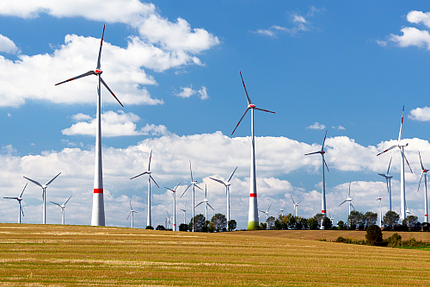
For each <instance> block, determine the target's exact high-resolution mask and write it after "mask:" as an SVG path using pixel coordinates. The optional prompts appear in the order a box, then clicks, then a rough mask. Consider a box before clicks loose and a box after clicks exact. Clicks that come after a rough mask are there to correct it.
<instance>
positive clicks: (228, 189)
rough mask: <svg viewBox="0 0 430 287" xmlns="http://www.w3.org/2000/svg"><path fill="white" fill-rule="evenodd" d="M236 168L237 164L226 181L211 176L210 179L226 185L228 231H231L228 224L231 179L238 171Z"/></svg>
mask: <svg viewBox="0 0 430 287" xmlns="http://www.w3.org/2000/svg"><path fill="white" fill-rule="evenodd" d="M236 170H237V166H236V168H235V169H234V170H233V172H232V173H231V175H230V177H229V178H228V180H227V181H226V182H225V181H223V180H221V179H218V178H213V177H209V178H210V179H212V180H214V181H216V182H218V183H221V184H222V185H224V186H225V195H226V198H227V231H230V230H229V226H228V223H229V222H230V185H231V183H230V181H231V179H232V178H233V175H234V173H235V172H236Z"/></svg>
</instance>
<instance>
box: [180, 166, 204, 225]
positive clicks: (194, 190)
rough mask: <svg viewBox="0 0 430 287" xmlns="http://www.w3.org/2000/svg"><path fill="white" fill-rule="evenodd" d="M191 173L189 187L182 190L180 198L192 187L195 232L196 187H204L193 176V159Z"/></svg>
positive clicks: (192, 213)
mask: <svg viewBox="0 0 430 287" xmlns="http://www.w3.org/2000/svg"><path fill="white" fill-rule="evenodd" d="M190 174H191V183H190V184H189V185H188V186H187V188H186V189H185V190H184V192H182V194H181V196H180V198H182V196H183V195H184V194H185V193H186V192H187V190H188V189H189V188H190V187H192V189H191V190H192V194H191V205H192V206H191V216H192V218H191V220H192V221H193V222H192V228H191V231H192V232H194V231H195V228H194V217H195V216H196V189H195V188H196V187H197V188H198V189H200V190H201V191H203V189H201V188H200V186H198V185H197V181H195V180H194V178H193V170H192V169H191V161H190Z"/></svg>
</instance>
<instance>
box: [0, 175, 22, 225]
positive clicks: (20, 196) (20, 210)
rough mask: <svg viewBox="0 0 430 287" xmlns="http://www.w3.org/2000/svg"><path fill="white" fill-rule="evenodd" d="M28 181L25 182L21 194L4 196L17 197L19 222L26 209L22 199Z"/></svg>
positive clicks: (6, 197)
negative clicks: (23, 206)
mask: <svg viewBox="0 0 430 287" xmlns="http://www.w3.org/2000/svg"><path fill="white" fill-rule="evenodd" d="M27 185H28V183H26V184H25V186H24V188H23V189H22V191H21V193H20V194H19V196H3V198H5V199H16V200H17V201H18V203H19V213H18V223H21V214H22V216H24V209H23V208H22V205H21V201H22V200H23V198H22V196H23V195H24V190H25V188H26V187H27Z"/></svg>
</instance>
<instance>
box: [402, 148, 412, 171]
mask: <svg viewBox="0 0 430 287" xmlns="http://www.w3.org/2000/svg"><path fill="white" fill-rule="evenodd" d="M400 151H401V153H402V155H403V157H404V158H405V160H406V163H407V164H408V166H409V170H410V171H411V173H414V172H413V171H412V168H411V165H410V164H409V161H408V159H407V158H406V154H405V153H404V152H403V150H402V149H400Z"/></svg>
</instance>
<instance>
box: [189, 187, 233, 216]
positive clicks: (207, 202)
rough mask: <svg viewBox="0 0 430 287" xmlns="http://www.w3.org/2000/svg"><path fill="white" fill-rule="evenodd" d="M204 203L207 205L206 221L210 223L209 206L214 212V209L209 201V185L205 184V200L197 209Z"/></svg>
mask: <svg viewBox="0 0 430 287" xmlns="http://www.w3.org/2000/svg"><path fill="white" fill-rule="evenodd" d="M202 203H204V204H205V220H206V221H208V220H209V218H208V206H209V207H210V208H211V209H212V210H214V208H213V207H212V206H211V205H210V204H209V200H208V186H207V184H205V199H203V200H202V201H200V202H199V203H198V204H197V205H196V207H197V206H199V205H200V204H202ZM227 223H228V220H227Z"/></svg>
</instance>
